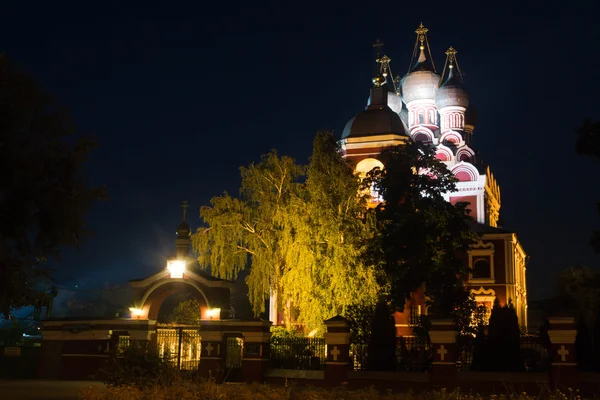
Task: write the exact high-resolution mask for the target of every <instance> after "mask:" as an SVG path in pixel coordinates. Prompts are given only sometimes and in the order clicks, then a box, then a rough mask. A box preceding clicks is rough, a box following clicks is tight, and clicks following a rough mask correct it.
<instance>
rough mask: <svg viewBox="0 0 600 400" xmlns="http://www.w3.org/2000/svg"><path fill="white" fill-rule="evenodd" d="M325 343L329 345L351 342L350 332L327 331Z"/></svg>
mask: <svg viewBox="0 0 600 400" xmlns="http://www.w3.org/2000/svg"><path fill="white" fill-rule="evenodd" d="M325 343H327V344H328V345H336V344H348V343H350V333H349V332H332V333H329V332H327V333H326V334H325Z"/></svg>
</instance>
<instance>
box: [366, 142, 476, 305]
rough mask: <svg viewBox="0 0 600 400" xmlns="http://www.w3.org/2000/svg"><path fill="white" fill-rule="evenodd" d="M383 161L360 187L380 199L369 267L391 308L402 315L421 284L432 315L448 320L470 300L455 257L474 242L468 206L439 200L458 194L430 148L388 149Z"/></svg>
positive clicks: (416, 145) (463, 267) (463, 271)
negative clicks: (380, 274)
mask: <svg viewBox="0 0 600 400" xmlns="http://www.w3.org/2000/svg"><path fill="white" fill-rule="evenodd" d="M381 159H382V162H383V164H384V165H385V169H384V170H380V169H378V168H376V169H374V170H372V171H371V172H369V174H368V178H367V179H366V180H365V182H364V187H365V188H370V187H374V188H375V189H376V190H377V191H378V193H379V195H380V196H381V197H382V198H383V203H381V204H379V205H378V207H377V209H376V215H377V224H378V234H377V236H376V237H375V239H374V240H372V241H371V246H370V249H369V251H368V255H369V256H370V257H371V258H372V261H371V262H372V263H373V264H375V265H377V266H378V267H379V268H381V270H383V271H384V273H385V282H384V283H385V285H386V286H388V287H389V288H390V295H389V299H390V300H391V302H392V306H393V307H399V308H400V309H403V305H404V301H405V299H406V298H408V296H409V295H410V293H412V292H414V291H415V290H417V289H418V288H420V287H421V286H422V285H423V284H425V287H426V290H427V295H428V297H429V298H430V311H431V314H433V315H438V316H441V315H444V316H450V315H452V314H453V313H454V312H455V310H456V309H459V308H462V307H464V306H465V304H466V300H467V299H468V292H467V291H466V290H465V287H464V282H465V278H466V274H467V273H468V267H467V266H466V263H465V262H464V260H461V259H460V258H459V257H458V254H459V253H460V251H461V250H466V249H467V248H468V246H469V245H470V244H472V243H474V242H475V241H476V240H477V235H476V234H475V233H474V232H473V231H472V229H471V226H470V222H471V219H470V217H469V216H468V211H467V208H466V206H467V204H466V203H458V204H456V205H452V204H450V203H449V202H447V201H446V200H445V199H444V197H443V194H444V193H446V192H448V191H454V190H456V184H455V183H456V178H455V177H454V175H453V174H452V173H451V172H450V171H448V169H447V168H446V166H445V165H444V164H443V163H442V162H441V161H439V160H437V159H436V158H435V151H434V149H433V148H432V147H429V146H425V145H422V144H420V143H415V142H412V141H409V142H408V143H406V144H405V145H402V146H397V147H394V148H390V149H388V150H386V151H384V152H383V153H382V155H381Z"/></svg>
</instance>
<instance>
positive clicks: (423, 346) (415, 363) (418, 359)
mask: <svg viewBox="0 0 600 400" xmlns="http://www.w3.org/2000/svg"><path fill="white" fill-rule="evenodd" d="M396 361H397V364H396V365H397V369H398V370H399V371H411V372H422V371H427V370H429V368H430V367H431V362H432V352H431V347H430V345H429V340H428V339H426V338H420V337H416V336H404V337H398V338H396Z"/></svg>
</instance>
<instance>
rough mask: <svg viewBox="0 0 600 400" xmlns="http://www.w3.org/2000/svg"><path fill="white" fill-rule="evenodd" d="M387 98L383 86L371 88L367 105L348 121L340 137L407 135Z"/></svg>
mask: <svg viewBox="0 0 600 400" xmlns="http://www.w3.org/2000/svg"><path fill="white" fill-rule="evenodd" d="M387 99H388V94H387V90H386V89H385V88H383V87H378V88H373V89H372V90H371V101H370V104H369V106H368V107H367V109H366V110H365V111H363V112H360V113H358V114H357V115H356V116H355V117H354V118H352V119H351V120H350V121H348V123H347V124H346V127H345V128H344V131H343V132H342V139H346V138H348V137H360V136H374V135H382V134H390V133H393V134H396V135H403V136H408V134H407V133H406V131H405V129H404V125H403V124H402V121H401V120H400V117H399V116H398V114H396V113H395V112H394V111H392V109H391V108H390V107H388V105H387Z"/></svg>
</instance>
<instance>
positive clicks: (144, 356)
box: [102, 343, 178, 388]
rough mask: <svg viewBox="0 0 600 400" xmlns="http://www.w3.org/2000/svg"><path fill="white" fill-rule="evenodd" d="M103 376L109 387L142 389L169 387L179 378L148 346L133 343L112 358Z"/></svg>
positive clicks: (172, 368)
mask: <svg viewBox="0 0 600 400" xmlns="http://www.w3.org/2000/svg"><path fill="white" fill-rule="evenodd" d="M102 374H103V377H104V379H103V381H104V383H106V384H107V385H108V386H113V387H121V386H128V387H134V388H142V387H147V386H153V385H169V384H171V383H173V382H174V380H175V378H176V377H177V376H178V371H177V370H176V369H175V368H174V367H173V366H171V365H170V364H169V363H168V362H167V360H165V359H163V358H161V357H159V356H158V354H157V353H156V352H155V351H151V350H149V349H148V346H147V345H143V344H140V343H132V344H131V346H129V347H128V348H127V349H125V350H124V351H122V352H121V353H119V354H115V355H114V356H113V357H111V358H110V360H109V362H108V365H107V368H105V369H104V370H103V371H102Z"/></svg>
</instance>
